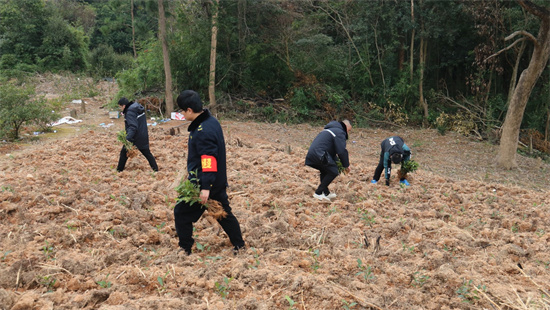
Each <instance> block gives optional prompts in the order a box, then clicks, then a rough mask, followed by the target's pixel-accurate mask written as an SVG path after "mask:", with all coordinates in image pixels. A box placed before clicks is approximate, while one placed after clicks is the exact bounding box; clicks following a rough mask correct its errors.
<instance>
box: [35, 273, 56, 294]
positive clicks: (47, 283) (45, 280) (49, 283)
mask: <svg viewBox="0 0 550 310" xmlns="http://www.w3.org/2000/svg"><path fill="white" fill-rule="evenodd" d="M39 281H40V284H41V285H43V286H44V287H46V288H47V289H48V292H52V291H53V288H54V286H55V283H56V282H57V279H56V278H54V277H53V276H43V277H42V278H40V280H39Z"/></svg>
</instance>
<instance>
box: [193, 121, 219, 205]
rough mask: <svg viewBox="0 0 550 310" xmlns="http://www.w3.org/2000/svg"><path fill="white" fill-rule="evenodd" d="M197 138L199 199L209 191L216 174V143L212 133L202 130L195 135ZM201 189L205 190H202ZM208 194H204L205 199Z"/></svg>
mask: <svg viewBox="0 0 550 310" xmlns="http://www.w3.org/2000/svg"><path fill="white" fill-rule="evenodd" d="M196 137H197V138H198V143H197V145H198V152H199V154H200V157H201V175H200V177H199V180H200V185H201V200H202V199H203V198H204V196H206V195H207V194H209V193H210V190H211V189H212V184H214V181H216V176H217V174H218V145H217V143H216V142H217V141H216V139H215V137H214V135H213V134H211V133H208V132H205V131H202V132H200V133H199V134H197V135H196ZM203 191H207V192H204V193H203ZM207 199H208V196H206V199H205V200H207ZM205 202H206V201H205Z"/></svg>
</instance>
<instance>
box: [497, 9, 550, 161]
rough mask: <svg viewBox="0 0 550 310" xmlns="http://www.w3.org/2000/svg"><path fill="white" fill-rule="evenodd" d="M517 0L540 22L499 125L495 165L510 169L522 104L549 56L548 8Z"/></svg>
mask: <svg viewBox="0 0 550 310" xmlns="http://www.w3.org/2000/svg"><path fill="white" fill-rule="evenodd" d="M517 1H518V3H519V4H520V5H521V6H522V7H523V8H524V9H525V10H527V11H528V12H529V13H531V14H533V15H535V16H537V17H538V18H539V19H540V20H541V24H540V28H539V34H538V37H537V38H536V41H535V46H534V49H533V54H532V56H531V60H530V62H529V66H528V67H527V69H525V70H523V72H522V73H521V76H520V77H519V81H518V84H517V86H516V88H515V90H514V92H513V94H512V98H511V99H510V105H509V107H508V111H507V113H506V118H505V120H504V124H503V125H502V137H501V139H500V147H499V151H498V156H497V165H498V166H499V167H502V168H505V169H512V168H516V167H517V166H518V164H517V162H516V152H517V148H518V139H519V130H520V126H521V121H522V120H523V114H524V112H525V107H526V106H527V101H528V100H529V96H530V95H531V91H532V90H533V87H534V86H535V83H536V82H537V80H538V78H539V77H540V76H541V74H542V72H543V71H544V68H545V67H546V63H547V61H548V57H549V55H550V11H549V10H548V8H545V7H540V6H538V5H535V4H534V3H532V2H531V1H526V0H517Z"/></svg>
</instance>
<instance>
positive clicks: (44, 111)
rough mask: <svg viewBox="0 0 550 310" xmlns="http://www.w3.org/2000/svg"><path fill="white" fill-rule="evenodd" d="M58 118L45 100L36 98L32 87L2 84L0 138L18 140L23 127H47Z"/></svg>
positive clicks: (0, 88) (0, 89)
mask: <svg viewBox="0 0 550 310" xmlns="http://www.w3.org/2000/svg"><path fill="white" fill-rule="evenodd" d="M58 117H59V115H58V114H57V113H55V111H52V107H51V106H50V105H49V104H48V103H47V101H46V100H45V99H44V98H42V97H36V96H34V89H33V88H32V86H19V85H16V84H14V83H12V82H5V83H1V84H0V137H5V138H7V139H9V140H17V139H19V133H20V131H21V128H22V126H23V125H38V126H40V127H45V126H46V124H48V123H51V122H52V121H53V120H56V119H57V118H58Z"/></svg>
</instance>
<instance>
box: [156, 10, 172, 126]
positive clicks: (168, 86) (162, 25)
mask: <svg viewBox="0 0 550 310" xmlns="http://www.w3.org/2000/svg"><path fill="white" fill-rule="evenodd" d="M163 1H164V0H158V3H159V37H160V42H161V44H162V58H163V60H164V76H165V84H164V85H165V101H166V111H165V116H166V117H170V115H171V114H172V111H174V99H173V98H172V70H171V68H170V54H169V53H168V44H167V43H166V16H165V15H164V3H163Z"/></svg>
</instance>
